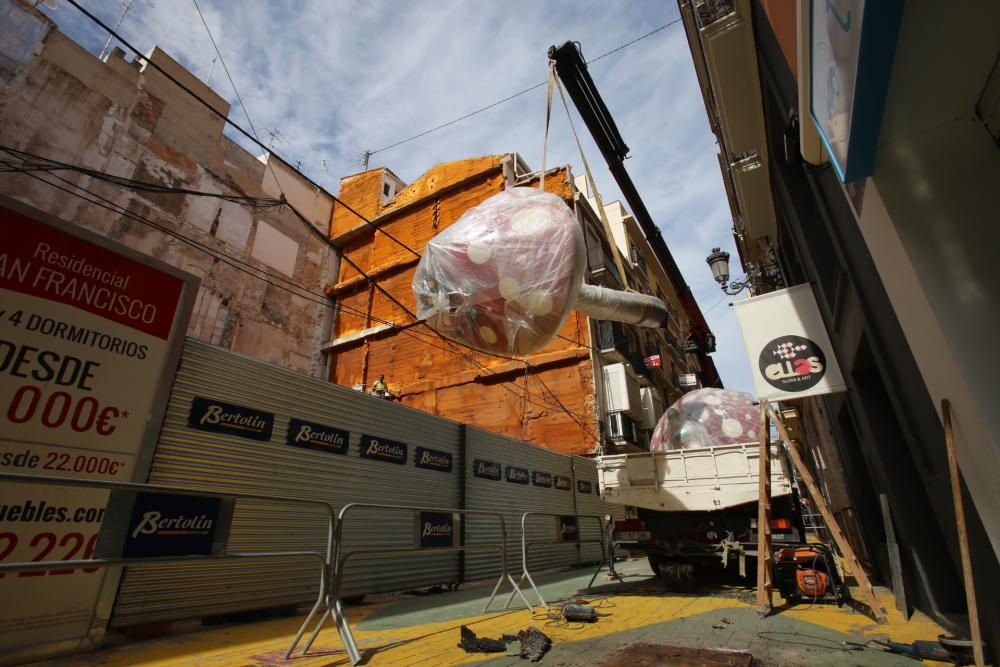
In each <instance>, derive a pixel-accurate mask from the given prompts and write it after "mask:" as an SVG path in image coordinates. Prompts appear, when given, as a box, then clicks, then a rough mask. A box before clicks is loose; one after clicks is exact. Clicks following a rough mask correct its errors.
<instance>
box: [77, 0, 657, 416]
mask: <svg viewBox="0 0 1000 667" xmlns="http://www.w3.org/2000/svg"><path fill="white" fill-rule="evenodd" d="M67 2H68V3H69V4H71V5H72V6H73V7H75V8H76V9H77V10H79V11H80V12H81V13H82V14H84V16H86V17H87V18H88V19H90V20H91V21H92V22H94V23H96V24H97V25H98V26H100V27H101V28H102V29H104V30H105V31H106V32H108V33H109V34H111V35H113V36H114V37H115V38H116V39H118V41H119V42H121V43H122V44H123V45H124V46H125V47H126V48H128V49H129V50H130V51H132V52H133V54H135V55H136V56H138V57H139V58H141V59H142V60H144V61H145V62H146V63H147V64H148V65H150V66H152V67H153V68H154V69H155V70H157V71H158V72H160V73H161V74H162V75H163V76H165V77H166V78H167V79H168V80H169V81H171V82H172V83H174V84H175V85H176V86H178V87H179V88H181V89H182V90H183V91H184V92H186V93H187V94H188V95H190V96H191V97H193V98H195V99H196V100H198V101H199V102H201V103H202V104H203V105H204V106H205V107H206V108H207V109H208V110H209V111H210V112H211V113H213V114H214V115H216V116H218V117H219V118H221V119H222V120H223V121H224V122H225V123H227V124H229V125H230V126H232V127H233V128H235V129H236V130H237V131H238V132H240V133H241V134H242V135H243V136H244V137H246V138H247V139H249V140H250V141H252V142H253V143H255V144H256V145H257V146H259V147H260V148H262V149H263V150H265V151H268V152H269V153H271V154H273V155H277V156H278V157H279V158H280V159H282V161H284V162H285V163H286V164H289V162H288V161H287V160H285V159H284V158H281V156H280V155H278V154H277V153H275V152H274V151H272V150H271V148H269V147H268V146H265V145H264V144H263V142H261V141H260V139H259V138H258V137H256V136H255V135H253V134H251V133H249V132H247V131H246V130H245V129H244V128H243V127H241V126H240V125H239V124H238V123H236V122H235V121H233V120H231V119H230V118H229V117H228V116H226V115H225V114H223V113H221V112H220V111H219V110H218V109H216V108H215V107H213V106H212V105H211V104H209V103H208V102H206V101H205V100H204V99H203V98H202V97H201V96H199V95H198V94H197V93H196V92H194V91H193V90H191V89H190V88H189V87H187V86H186V85H184V84H183V83H182V82H180V81H178V80H177V79H176V78H175V77H174V76H173V75H171V74H170V73H169V72H167V71H166V70H164V69H163V68H162V67H160V66H159V65H158V64H157V63H155V62H153V61H152V60H149V59H148V58H147V57H146V56H145V55H144V54H142V53H141V52H140V51H139V50H138V49H137V48H135V47H134V46H133V45H132V44H131V43H129V42H128V41H126V40H125V39H124V38H123V37H122V36H121V35H119V34H118V33H117V32H116V31H115V30H114V29H113V28H111V27H110V26H108V25H107V24H106V23H104V22H103V21H101V20H100V19H99V18H98V17H97V16H95V15H94V14H92V13H91V12H89V11H88V10H87V9H85V8H84V7H83V6H81V5H80V3H79V2H77V0H67ZM664 27H665V26H664ZM213 41H214V40H213ZM619 48H621V47H619ZM609 53H610V52H609ZM220 59H221V55H220ZM244 111H246V109H245V108H244ZM303 177H304V176H303ZM307 180H309V179H308V178H307ZM275 182H276V184H277V185H278V189H279V190H282V200H283V203H286V204H287V199H286V198H285V196H284V191H283V189H282V188H281V183H280V181H278V179H277V176H275ZM311 182H312V181H311V180H310V183H311ZM314 185H315V184H314ZM317 187H319V186H317ZM331 197H332V198H333V199H334V200H335V201H337V202H338V203H340V204H342V205H343V206H344V207H345V208H346V209H348V210H349V211H350V212H352V213H353V214H354V215H356V216H357V217H359V218H360V219H361V220H362V221H364V222H365V223H366V224H368V225H371V226H372V227H374V228H375V229H376V230H377V231H380V232H382V233H383V234H386V235H387V236H389V238H392V239H393V240H394V241H396V242H397V243H399V244H400V245H401V246H403V247H406V248H407V249H408V250H410V252H412V253H413V254H414V255H416V256H417V257H419V256H420V255H419V254H418V253H416V251H414V250H412V249H410V248H408V247H407V246H405V244H403V243H402V242H400V241H398V240H397V239H395V238H394V237H392V236H391V235H389V234H388V233H387V232H385V231H384V230H382V229H381V228H380V227H378V226H377V225H375V224H374V223H372V222H371V221H370V220H368V219H367V218H366V217H365V216H363V215H361V214H360V213H358V212H357V211H355V210H354V209H353V208H351V207H350V206H348V205H347V204H344V203H343V202H341V201H340V200H339V199H338V198H337V197H335V196H333V195H331ZM287 205H288V207H289V209H290V210H291V211H292V212H293V213H295V215H296V217H298V218H299V219H300V220H301V221H302V222H303V223H305V225H306V227H307V228H308V229H309V230H310V232H311V233H313V234H314V235H317V236H318V237H319V238H320V239H321V240H323V242H324V243H326V244H327V245H329V246H330V247H332V248H334V249H335V250H337V252H338V253H339V254H340V256H341V259H342V260H344V261H345V262H347V264H348V265H350V266H351V267H352V268H354V269H355V270H356V271H357V272H358V273H359V274H361V275H362V276H364V277H365V278H366V279H367V280H368V281H369V282H370V283H371V284H372V286H373V287H375V289H377V290H379V291H380V292H381V293H382V294H383V295H384V296H386V298H388V299H389V300H390V301H392V302H393V303H394V304H396V305H397V306H398V307H400V308H401V309H402V310H403V312H405V313H407V314H408V315H409V316H410V317H412V318H413V319H414V320H415V321H417V322H421V320H420V318H418V317H417V316H416V315H415V314H414V313H413V312H411V311H410V310H409V309H408V308H406V307H405V306H404V305H403V304H401V303H400V302H399V301H398V300H397V299H396V298H395V297H394V296H392V295H391V294H389V292H387V291H386V290H385V289H384V288H382V286H381V285H379V284H378V283H377V281H375V280H374V279H372V278H371V277H370V276H368V275H367V274H366V273H365V272H364V271H362V270H361V268H360V267H358V266H357V264H355V263H354V262H353V260H351V259H350V257H348V256H347V255H346V254H345V253H344V252H343V250H342V249H341V248H339V247H338V246H336V245H335V244H334V243H332V241H331V240H330V239H329V238H328V237H327V236H326V235H324V234H322V233H320V232H319V230H317V229H316V228H315V226H314V225H313V224H312V222H310V221H309V220H308V218H306V217H305V216H303V215H302V213H301V212H300V211H298V210H297V209H296V208H295V207H294V206H292V205H291V204H287ZM424 324H425V326H427V328H428V329H430V330H431V331H433V332H434V333H435V334H436V335H437V336H439V337H440V338H441V339H442V340H444V341H446V342H448V343H457V344H459V345H462V346H463V347H468V348H469V349H472V350H473V351H476V352H479V350H475V348H472V347H470V346H468V345H466V344H464V343H461V342H459V341H451V340H450V339H448V338H446V337H445V336H444V335H443V334H441V333H440V332H438V331H437V330H435V329H434V328H433V327H431V326H430V325H428V324H426V323H424ZM487 354H489V353H487ZM492 356H495V357H499V358H502V359H507V360H510V361H517V362H521V363H524V364H526V365H527V366H530V365H531V363H530V362H529V361H527V360H524V359H516V358H514V357H508V356H504V355H498V354H493V355H492ZM549 394H550V395H551V396H552V397H553V398H554V399H555V400H557V401H558V398H557V397H556V396H555V394H553V393H552V392H551V390H549ZM566 412H567V414H568V415H569V416H570V418H571V419H573V421H575V422H577V424H579V425H580V426H581V428H584V429H585V430H587V427H586V426H585V425H584V424H583V422H582V421H579V420H578V419H577V417H576V416H575V415H574V414H573V413H572V412H570V411H568V410H567V411H566Z"/></svg>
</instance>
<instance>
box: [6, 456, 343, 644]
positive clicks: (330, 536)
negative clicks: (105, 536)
mask: <svg viewBox="0 0 1000 667" xmlns="http://www.w3.org/2000/svg"><path fill="white" fill-rule="evenodd" d="M0 482H14V483H21V484H56V485H63V486H78V487H86V488H93V489H106V490H109V491H111V490H114V489H123V490H132V491H152V492H158V493H178V494H184V495H189V496H207V497H212V498H215V497H220V496H222V497H229V498H236V499H243V500H266V501H271V502H283V503H299V504H304V505H313V506H316V507H321V508H323V509H324V511H325V512H326V514H327V517H328V519H329V524H328V528H327V541H326V553H325V554H323V553H321V552H319V551H248V552H237V553H227V554H219V555H211V556H147V557H132V558H98V559H89V560H60V561H37V562H21V563H0V572H24V571H28V570H46V569H49V568H56V567H58V568H60V569H67V568H77V567H80V568H83V567H114V566H128V567H132V566H137V565H164V564H172V563H210V562H213V561H223V560H235V559H252V558H277V557H284V558H287V557H300V556H302V557H304V556H310V557H313V558H316V559H317V560H319V562H320V584H319V597H318V598H317V600H316V603H315V604H314V605H313V609H312V612H310V616H309V618H312V616H313V615H314V614H315V613H316V610H317V609H319V607H320V605H322V604H323V601H324V600H326V599H328V597H329V591H330V562H331V558H332V555H333V540H334V532H335V531H334V526H335V525H336V523H337V521H338V515H337V513H336V508H335V507H334V506H333V505H332V504H331V503H328V502H326V501H323V500H314V499H311V498H298V497H295V496H269V495H265V494H260V493H231V492H228V491H220V490H216V489H199V488H186V487H179V486H165V485H160V484H139V483H135V482H113V481H106V480H99V479H74V478H71V477H46V476H42V475H23V474H19V473H0ZM347 507H350V506H349V505H348V506H347ZM344 509H346V507H345V508H344ZM341 515H343V510H342V511H341ZM338 551H339V544H338ZM300 634H301V633H300ZM296 641H298V638H296ZM352 641H353V638H352ZM294 646H295V644H294V643H293V644H292V647H291V648H289V649H288V652H289V653H291V651H292V648H294Z"/></svg>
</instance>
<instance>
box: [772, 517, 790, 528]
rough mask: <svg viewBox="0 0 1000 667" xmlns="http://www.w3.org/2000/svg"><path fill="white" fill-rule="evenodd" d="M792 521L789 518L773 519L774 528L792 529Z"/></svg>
mask: <svg viewBox="0 0 1000 667" xmlns="http://www.w3.org/2000/svg"><path fill="white" fill-rule="evenodd" d="M791 528H792V522H791V521H789V520H788V519H771V529H772V530H791Z"/></svg>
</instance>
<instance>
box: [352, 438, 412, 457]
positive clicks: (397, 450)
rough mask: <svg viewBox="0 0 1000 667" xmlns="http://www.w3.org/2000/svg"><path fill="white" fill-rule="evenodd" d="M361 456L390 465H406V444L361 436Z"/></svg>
mask: <svg viewBox="0 0 1000 667" xmlns="http://www.w3.org/2000/svg"><path fill="white" fill-rule="evenodd" d="M361 456H363V457H364V458H366V459H378V460H379V461H388V462H389V463H400V464H402V463H406V444H405V443H402V442H396V441H394V440H386V439H385V438H374V437H372V436H370V435H362V436H361Z"/></svg>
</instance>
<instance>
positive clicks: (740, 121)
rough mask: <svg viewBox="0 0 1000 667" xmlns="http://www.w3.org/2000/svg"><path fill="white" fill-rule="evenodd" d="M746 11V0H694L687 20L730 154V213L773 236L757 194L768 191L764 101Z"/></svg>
mask: <svg viewBox="0 0 1000 667" xmlns="http://www.w3.org/2000/svg"><path fill="white" fill-rule="evenodd" d="M688 11H690V10H688ZM750 14H751V12H750V0H702V1H701V2H697V3H696V5H695V11H694V16H692V17H691V18H690V19H688V20H690V21H693V22H694V23H695V25H696V26H697V27H698V36H699V38H700V40H701V44H702V47H703V49H704V53H705V66H706V69H707V70H708V77H709V81H708V82H707V83H709V84H710V85H711V89H712V97H713V98H714V102H715V106H716V109H715V111H716V113H717V114H718V117H719V130H720V135H721V136H720V137H719V138H720V143H721V144H722V146H723V149H724V151H726V152H727V154H728V156H729V159H727V160H725V162H726V164H725V165H724V168H725V167H728V170H729V171H731V172H732V178H733V180H734V184H733V189H734V190H735V195H736V198H737V200H738V203H739V208H740V210H739V211H734V214H737V213H739V214H741V215H742V217H743V222H744V224H745V225H746V231H747V233H748V235H749V236H751V237H753V238H759V237H764V236H771V237H773V236H774V234H775V229H776V222H775V215H774V206H773V203H772V204H771V205H770V206H769V207H767V206H761V205H760V204H761V203H762V202H760V199H761V197H762V196H765V195H766V196H767V197H768V199H770V196H771V194H770V186H769V184H770V177H769V174H768V165H767V153H766V150H767V149H766V146H767V135H766V134H765V128H764V106H763V99H762V98H761V92H760V72H759V71H758V69H757V51H756V45H755V42H754V31H753V25H752V21H751V15H750ZM750 152H755V153H756V152H759V154H758V155H757V156H756V158H755V159H753V160H751V159H750V158H748V157H746V156H748V155H749V154H750ZM723 180H726V179H725V178H724V179H723ZM741 181H742V184H741ZM761 186H763V189H760V188H761Z"/></svg>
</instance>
